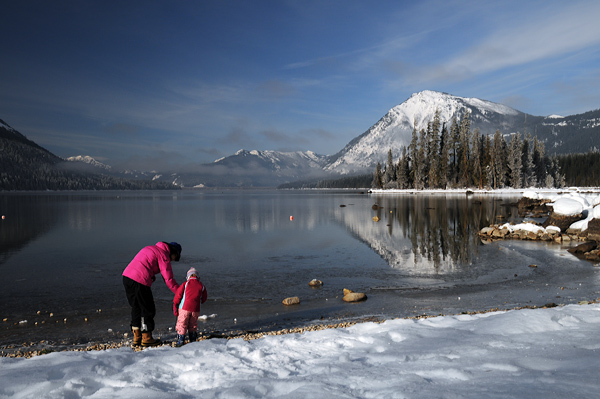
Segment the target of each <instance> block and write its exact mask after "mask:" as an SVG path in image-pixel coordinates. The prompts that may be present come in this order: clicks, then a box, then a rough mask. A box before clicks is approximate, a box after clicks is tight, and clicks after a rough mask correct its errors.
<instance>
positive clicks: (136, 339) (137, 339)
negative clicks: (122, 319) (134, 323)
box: [131, 327, 142, 347]
mask: <svg viewBox="0 0 600 399" xmlns="http://www.w3.org/2000/svg"><path fill="white" fill-rule="evenodd" d="M131 330H132V331H133V341H131V347H135V346H140V344H141V343H142V332H141V331H140V328H139V327H131Z"/></svg>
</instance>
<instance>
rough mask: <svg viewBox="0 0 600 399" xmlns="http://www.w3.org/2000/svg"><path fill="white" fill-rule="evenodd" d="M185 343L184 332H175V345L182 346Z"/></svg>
mask: <svg viewBox="0 0 600 399" xmlns="http://www.w3.org/2000/svg"><path fill="white" fill-rule="evenodd" d="M184 343H185V334H177V342H176V343H175V346H176V347H178V348H179V347H180V346H183V344H184Z"/></svg>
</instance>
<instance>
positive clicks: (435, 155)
mask: <svg viewBox="0 0 600 399" xmlns="http://www.w3.org/2000/svg"><path fill="white" fill-rule="evenodd" d="M440 125H441V122H440V110H439V109H436V110H435V115H434V117H433V122H432V123H431V129H430V134H429V187H431V188H440V187H442V184H441V178H440V175H441V172H440V161H441V159H440V156H439V154H440V138H439V136H440Z"/></svg>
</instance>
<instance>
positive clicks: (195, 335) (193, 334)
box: [189, 331, 198, 342]
mask: <svg viewBox="0 0 600 399" xmlns="http://www.w3.org/2000/svg"><path fill="white" fill-rule="evenodd" d="M189 335H190V342H196V341H198V332H197V331H190V333H189Z"/></svg>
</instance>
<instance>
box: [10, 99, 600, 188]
mask: <svg viewBox="0 0 600 399" xmlns="http://www.w3.org/2000/svg"><path fill="white" fill-rule="evenodd" d="M436 111H438V112H439V114H440V122H442V123H445V124H446V126H447V128H449V125H450V123H451V121H452V118H456V119H457V120H458V121H460V119H461V118H462V115H464V113H465V112H467V111H469V112H470V121H471V130H474V129H479V130H480V132H481V133H482V134H493V133H494V132H495V131H496V130H499V131H500V132H501V133H502V134H503V135H509V134H512V133H517V132H518V133H521V134H523V135H524V134H525V133H526V132H528V133H530V134H531V135H532V136H537V137H538V139H540V140H541V141H542V142H544V143H545V145H546V148H547V151H548V152H549V153H570V152H587V151H590V150H594V149H596V150H597V149H599V148H600V110H593V111H588V112H586V113H583V114H577V115H571V116H559V115H548V116H545V117H544V116H534V115H529V114H526V113H524V112H521V111H518V110H516V109H513V108H511V107H508V106H505V105H502V104H498V103H494V102H491V101H487V100H482V99H479V98H474V97H468V98H467V97H458V96H453V95H451V94H448V93H443V92H438V91H433V90H424V91H421V92H417V93H413V94H412V95H411V96H410V97H409V98H408V99H407V100H405V101H404V102H402V103H400V104H398V105H396V106H394V107H392V108H391V109H390V110H389V111H388V112H387V113H386V114H385V115H384V116H382V117H381V118H380V119H379V120H378V121H377V122H376V123H375V124H373V125H372V126H371V127H370V128H369V129H367V131H365V132H364V133H362V134H360V135H359V136H357V137H355V138H353V139H352V140H350V142H348V144H346V145H345V146H344V147H343V148H342V149H341V150H340V151H338V152H337V153H335V154H333V155H320V154H318V153H316V152H313V151H310V150H307V151H293V152H282V151H272V150H246V149H240V150H238V151H237V152H236V153H235V154H233V155H230V156H226V157H222V158H219V159H216V160H215V161H213V162H212V163H207V164H201V165H198V166H197V167H196V168H195V169H194V170H193V171H191V172H186V173H181V172H177V171H161V172H159V171H152V172H139V171H133V172H132V171H115V170H111V167H110V166H109V165H106V164H104V163H101V162H98V161H97V160H95V159H93V158H92V157H89V156H85V155H80V156H77V157H70V158H67V159H68V160H70V161H71V162H85V163H87V164H88V165H93V166H94V169H95V170H97V171H102V173H109V174H111V175H113V176H114V175H117V176H120V177H122V176H137V178H139V179H152V181H162V182H165V183H168V184H175V185H177V186H182V187H211V186H214V187H221V186H223V187H227V186H229V187H264V186H267V187H274V186H278V185H280V184H282V183H289V182H293V181H297V180H307V179H319V178H324V179H325V178H329V179H331V178H335V177H336V176H338V177H342V176H351V175H357V174H365V173H372V171H373V168H374V167H375V165H376V164H377V163H378V162H379V163H382V164H383V163H384V162H385V160H386V159H387V154H388V151H389V150H390V149H391V150H392V153H393V157H394V159H398V156H399V155H400V152H401V149H402V147H408V145H409V143H410V140H411V136H412V131H413V129H414V128H415V127H416V128H417V130H420V129H426V128H427V124H428V123H429V122H431V121H432V120H433V118H434V114H435V112H436ZM0 137H8V138H10V139H14V140H17V141H19V142H21V143H27V144H29V145H34V146H37V147H38V148H40V149H42V150H44V151H46V152H47V153H48V154H51V153H50V152H49V151H47V150H45V149H43V148H42V147H40V146H38V145H37V144H35V143H34V142H32V141H30V140H28V139H27V138H26V137H25V136H23V135H21V134H20V133H18V132H16V130H14V129H12V128H11V127H10V126H8V124H6V123H5V122H4V121H2V120H0ZM52 156H53V157H56V156H55V155H53V154H52ZM53 159H54V160H56V162H59V161H61V158H59V157H56V158H53ZM101 168H102V169H101Z"/></svg>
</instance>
